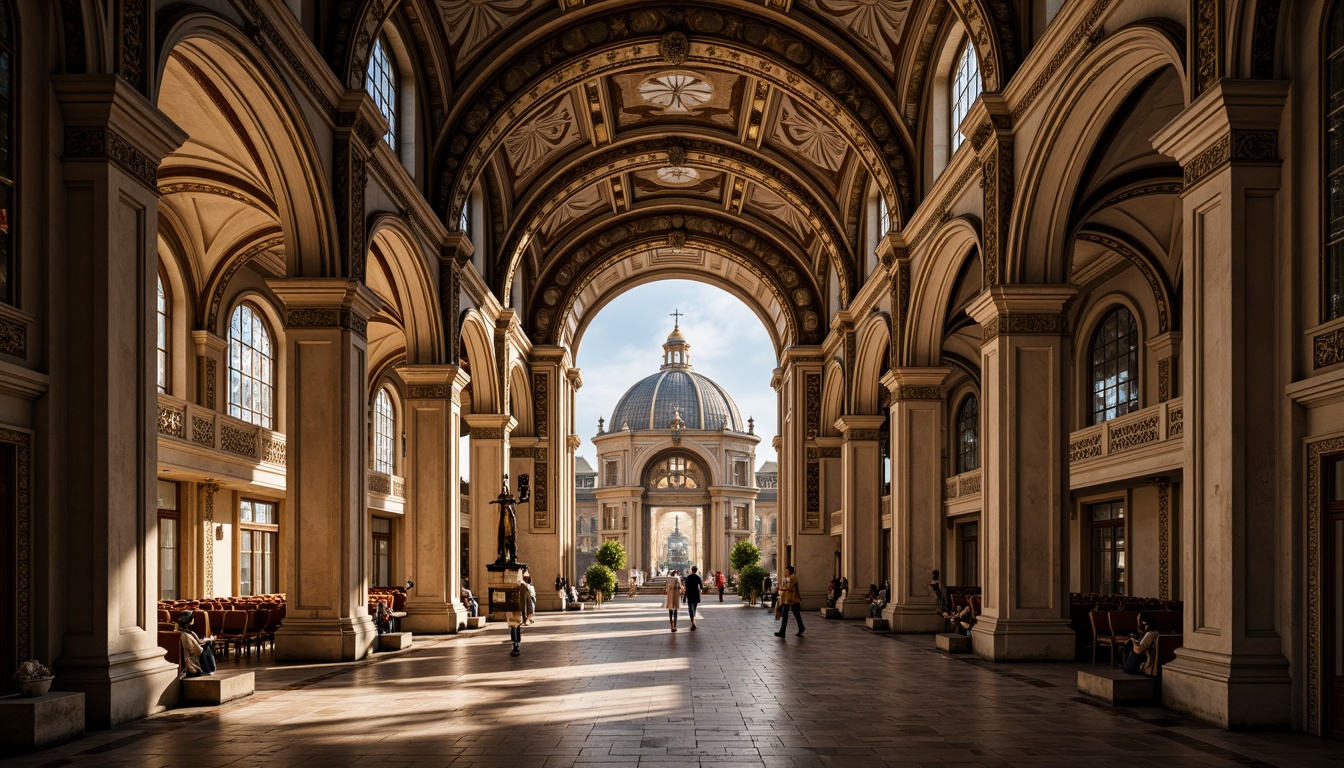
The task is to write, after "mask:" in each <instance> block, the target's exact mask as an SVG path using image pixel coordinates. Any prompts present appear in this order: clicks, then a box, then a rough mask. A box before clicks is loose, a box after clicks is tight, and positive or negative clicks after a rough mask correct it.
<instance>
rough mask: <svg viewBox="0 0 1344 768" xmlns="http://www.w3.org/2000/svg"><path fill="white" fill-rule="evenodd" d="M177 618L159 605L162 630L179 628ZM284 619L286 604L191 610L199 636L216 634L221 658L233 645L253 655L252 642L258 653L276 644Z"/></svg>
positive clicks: (216, 645)
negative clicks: (267, 606)
mask: <svg viewBox="0 0 1344 768" xmlns="http://www.w3.org/2000/svg"><path fill="white" fill-rule="evenodd" d="M177 615H180V612H178V614H177ZM174 619H175V614H174V613H173V612H172V611H169V610H165V609H159V630H160V632H164V631H169V632H171V631H174V630H175V629H176V628H177V624H176V623H175V620H174ZM284 620H285V606H284V605H283V604H282V605H278V606H273V607H270V608H257V609H254V610H241V609H233V610H214V609H196V610H195V612H194V613H193V614H192V631H193V632H195V633H196V634H197V636H199V637H214V639H215V652H216V655H218V656H219V657H220V658H224V659H227V658H228V657H229V650H230V648H232V649H234V650H236V651H237V652H238V653H239V654H240V655H242V656H245V657H247V658H251V657H252V647H253V646H256V649H257V653H258V654H260V653H261V651H262V647H263V646H264V645H265V644H267V643H270V644H271V647H272V648H273V647H274V645H275V632H276V630H277V629H279V628H280V625H281V624H282V623H283V622H284Z"/></svg>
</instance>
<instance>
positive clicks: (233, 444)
mask: <svg viewBox="0 0 1344 768" xmlns="http://www.w3.org/2000/svg"><path fill="white" fill-rule="evenodd" d="M219 447H220V448H221V449H222V450H225V451H228V452H229V453H236V454H238V455H239V456H246V457H248V458H251V459H255V458H257V436H256V434H255V433H253V432H248V431H247V430H244V429H239V428H237V427H234V426H231V425H229V424H220V425H219Z"/></svg>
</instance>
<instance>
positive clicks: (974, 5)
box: [950, 0, 1021, 93]
mask: <svg viewBox="0 0 1344 768" xmlns="http://www.w3.org/2000/svg"><path fill="white" fill-rule="evenodd" d="M950 5H951V6H952V11H953V12H954V13H956V14H957V16H958V17H960V19H961V23H962V24H963V25H964V26H965V27H966V32H967V34H968V35H969V36H970V38H971V43H972V44H973V45H974V46H975V55H976V56H978V57H979V58H980V76H981V77H982V78H983V79H984V86H985V91H986V92H989V93H994V92H998V91H1002V90H1003V88H1004V86H1006V85H1007V84H1008V79H1009V78H1010V77H1012V74H1013V72H1014V71H1015V70H1016V69H1017V65H1018V64H1019V63H1020V61H1021V47H1020V46H1021V41H1020V32H1019V25H1018V21H1017V13H1016V11H1014V10H1013V4H1012V3H1004V2H992V1H991V0H952V2H950Z"/></svg>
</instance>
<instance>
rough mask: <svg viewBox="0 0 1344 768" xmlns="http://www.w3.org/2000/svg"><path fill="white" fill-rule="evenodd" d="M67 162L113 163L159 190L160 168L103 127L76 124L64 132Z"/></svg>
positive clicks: (127, 142)
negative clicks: (101, 161)
mask: <svg viewBox="0 0 1344 768" xmlns="http://www.w3.org/2000/svg"><path fill="white" fill-rule="evenodd" d="M64 156H65V157H66V158H67V159H79V160H86V159H87V160H111V161H112V162H113V163H115V164H117V165H118V166H120V167H121V169H122V170H124V171H126V172H127V173H129V174H130V175H131V176H134V177H135V178H136V179H137V180H139V181H140V183H142V184H144V185H145V186H147V187H149V188H150V189H152V190H154V191H155V192H157V191H158V189H159V165H158V163H156V162H154V161H153V160H150V159H149V157H148V156H146V155H145V154H144V153H143V152H141V151H140V150H139V149H136V148H135V145H133V144H131V143H130V142H129V141H127V140H126V139H125V138H123V137H122V136H121V135H120V134H118V133H117V132H116V131H112V130H109V129H108V128H105V127H103V126H88V125H75V126H67V127H66V129H65V152H64Z"/></svg>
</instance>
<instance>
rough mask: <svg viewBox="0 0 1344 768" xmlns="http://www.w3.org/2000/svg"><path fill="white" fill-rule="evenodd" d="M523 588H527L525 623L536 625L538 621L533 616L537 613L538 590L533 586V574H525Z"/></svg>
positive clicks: (524, 610) (524, 611)
mask: <svg viewBox="0 0 1344 768" xmlns="http://www.w3.org/2000/svg"><path fill="white" fill-rule="evenodd" d="M523 586H524V587H526V588H527V602H526V603H524V608H523V623H524V624H536V623H537V620H536V619H534V618H532V615H533V614H534V613H536V612H537V588H536V587H534V586H532V576H531V574H527V573H525V574H523Z"/></svg>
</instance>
